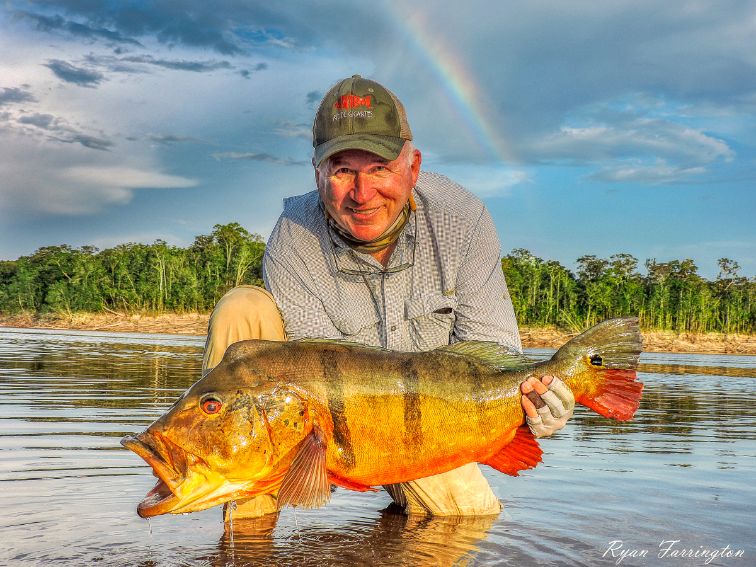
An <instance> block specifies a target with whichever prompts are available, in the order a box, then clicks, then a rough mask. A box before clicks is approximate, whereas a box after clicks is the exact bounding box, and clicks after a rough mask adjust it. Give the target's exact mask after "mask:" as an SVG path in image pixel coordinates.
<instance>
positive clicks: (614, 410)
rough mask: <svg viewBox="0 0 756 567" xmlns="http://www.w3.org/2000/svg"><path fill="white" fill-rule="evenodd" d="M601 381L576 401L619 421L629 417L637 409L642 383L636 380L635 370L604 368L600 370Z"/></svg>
mask: <svg viewBox="0 0 756 567" xmlns="http://www.w3.org/2000/svg"><path fill="white" fill-rule="evenodd" d="M600 372H601V374H602V376H601V381H600V382H598V384H597V387H596V388H595V389H594V390H593V391H592V392H590V393H587V394H582V395H580V396H578V398H577V401H578V402H579V403H581V404H583V405H584V406H588V407H589V408H591V409H592V410H594V411H596V412H598V413H599V414H601V415H603V416H604V417H610V418H612V419H617V420H619V421H627V420H628V419H631V418H632V417H633V415H634V414H635V411H636V410H637V409H638V406H639V405H640V400H641V392H642V391H643V384H642V383H640V382H637V381H636V373H635V370H619V369H614V368H610V369H606V370H602V371H600Z"/></svg>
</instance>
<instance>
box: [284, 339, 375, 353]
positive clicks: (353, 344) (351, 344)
mask: <svg viewBox="0 0 756 567" xmlns="http://www.w3.org/2000/svg"><path fill="white" fill-rule="evenodd" d="M291 342H295V343H322V344H328V345H338V346H347V347H359V348H362V349H368V350H381V351H386V352H388V349H385V348H383V347H379V346H373V345H366V344H364V343H356V342H354V341H344V340H342V339H314V338H307V339H297V340H295V341H291Z"/></svg>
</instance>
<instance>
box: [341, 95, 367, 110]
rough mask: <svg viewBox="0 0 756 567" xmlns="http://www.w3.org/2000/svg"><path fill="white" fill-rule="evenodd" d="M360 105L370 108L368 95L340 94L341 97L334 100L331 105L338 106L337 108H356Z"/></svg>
mask: <svg viewBox="0 0 756 567" xmlns="http://www.w3.org/2000/svg"><path fill="white" fill-rule="evenodd" d="M360 106H364V107H365V108H372V102H371V100H370V95H367V96H357V95H354V94H348V95H342V96H341V98H340V99H338V100H337V101H336V104H334V105H333V107H334V108H338V109H339V110H343V109H348V108H358V107H360Z"/></svg>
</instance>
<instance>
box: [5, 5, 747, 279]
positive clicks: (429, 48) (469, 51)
mask: <svg viewBox="0 0 756 567" xmlns="http://www.w3.org/2000/svg"><path fill="white" fill-rule="evenodd" d="M353 74H360V75H362V76H364V77H368V78H371V79H374V80H377V81H378V82H380V83H381V84H383V85H385V86H386V87H388V88H389V89H391V90H392V91H393V92H394V93H396V95H397V96H398V97H399V98H400V100H401V101H402V102H403V104H404V106H405V108H406V110H407V114H408V117H409V122H410V125H411V128H412V131H413V134H414V141H415V144H416V146H417V147H418V148H419V149H420V150H421V151H422V153H423V168H424V169H426V170H429V171H437V172H440V173H443V174H446V175H448V176H450V177H451V178H452V179H454V180H456V181H457V182H459V183H461V184H462V185H464V186H465V187H467V188H468V189H470V190H471V191H472V192H474V193H475V194H477V195H478V196H480V197H481V198H482V199H483V201H484V202H485V204H486V205H487V207H488V208H489V210H490V211H491V214H492V215H493V218H494V220H495V222H496V226H497V229H498V232H499V238H500V240H501V245H502V254H506V253H508V252H509V251H510V250H512V249H514V248H526V249H528V250H530V251H531V252H532V253H533V254H535V255H536V256H538V257H541V258H543V259H546V260H557V261H559V262H561V263H562V264H563V265H565V266H567V267H568V268H570V269H574V268H575V265H576V260H577V258H579V257H580V256H583V255H586V254H593V255H596V256H599V257H602V258H608V257H609V256H611V255H612V254H617V253H630V254H632V255H634V256H635V257H636V258H638V259H639V261H640V265H641V267H642V266H643V264H644V262H645V260H647V259H655V260H656V261H658V262H666V261H670V260H682V259H685V258H691V259H693V260H694V261H695V263H696V265H697V266H698V268H699V273H700V274H701V275H703V276H704V277H707V278H714V277H716V276H717V274H718V271H719V268H718V265H717V259H718V258H722V257H727V258H730V259H734V260H736V261H737V262H738V263H739V264H740V267H741V274H742V275H745V276H748V277H753V276H754V275H756V221H755V219H756V2H755V1H736V0H733V1H727V2H721V1H711V2H704V1H692V0H691V1H685V0H682V1H677V2H659V1H658V0H651V1H645V0H629V1H622V0H613V1H610V2H595V1H577V0H569V1H564V2H553V1H540V0H524V1H507V0H503V1H494V0H490V1H481V0H468V1H465V2H448V1H438V2H425V1H422V0H420V1H416V2H411V3H410V2H384V1H380V0H376V1H374V2H342V1H327V0H324V1H322V2H311V1H301V2H297V1H286V2H280V3H274V2H250V1H244V0H239V1H234V0H225V1H220V2H206V1H204V0H203V1H196V0H184V1H182V2H174V1H152V2H146V1H129V0H122V1H117V2H114V1H112V0H107V1H104V0H103V1H100V0H61V1H57V2H47V1H20V0H5V1H4V2H3V3H2V4H0V259H4V260H11V259H15V258H17V257H19V256H22V255H28V254H31V253H32V252H34V251H35V250H36V249H38V248H40V247H42V246H49V245H57V244H69V245H72V246H82V245H94V246H97V247H99V248H100V249H103V248H107V247H111V246H114V245H116V244H119V243H125V242H145V243H150V242H153V241H155V240H156V239H163V240H165V241H167V242H168V243H170V244H174V245H178V246H187V245H189V244H191V243H192V241H193V240H194V237H195V236H197V235H200V234H209V233H210V232H211V231H212V228H213V226H214V225H216V224H225V223H229V222H238V223H240V224H241V225H242V226H244V227H245V228H247V230H249V231H250V232H254V233H258V234H260V235H261V236H262V237H263V238H267V236H268V234H269V233H270V230H271V229H272V228H273V226H274V224H275V221H276V219H277V218H278V215H279V214H280V212H281V210H282V200H283V198H284V197H287V196H291V195H298V194H302V193H305V192H307V191H310V190H312V189H314V175H313V171H312V166H311V165H310V159H311V156H312V142H311V127H312V120H313V117H314V113H315V110H316V108H317V105H318V104H319V101H320V99H321V97H322V95H323V94H324V93H325V92H326V91H327V90H328V88H329V87H330V86H331V85H333V84H334V83H335V82H336V81H338V80H340V79H342V78H344V77H348V76H351V75H353ZM641 271H643V270H641Z"/></svg>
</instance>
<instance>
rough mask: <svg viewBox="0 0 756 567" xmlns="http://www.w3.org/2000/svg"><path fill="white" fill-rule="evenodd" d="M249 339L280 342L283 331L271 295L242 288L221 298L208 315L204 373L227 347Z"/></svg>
mask: <svg viewBox="0 0 756 567" xmlns="http://www.w3.org/2000/svg"><path fill="white" fill-rule="evenodd" d="M248 339H263V340H269V341H283V340H286V331H285V329H284V322H283V319H282V318H281V313H280V311H279V310H278V306H277V305H276V301H275V299H273V296H272V295H271V294H270V292H268V291H267V290H265V289H263V288H261V287H257V286H248V285H245V286H239V287H235V288H233V289H232V290H230V291H229V292H228V293H226V294H225V295H224V296H223V297H221V299H220V300H219V301H218V303H217V304H216V305H215V308H214V309H213V312H212V314H211V315H210V321H209V323H208V329H207V342H206V344H205V357H204V360H203V365H202V366H203V370H208V369H210V368H213V367H214V366H215V365H217V364H218V363H219V362H220V360H221V358H223V353H225V352H226V349H227V348H228V347H229V346H230V345H232V344H233V343H235V342H238V341H244V340H248Z"/></svg>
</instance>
